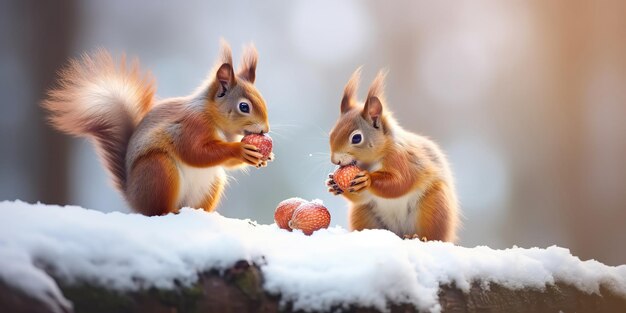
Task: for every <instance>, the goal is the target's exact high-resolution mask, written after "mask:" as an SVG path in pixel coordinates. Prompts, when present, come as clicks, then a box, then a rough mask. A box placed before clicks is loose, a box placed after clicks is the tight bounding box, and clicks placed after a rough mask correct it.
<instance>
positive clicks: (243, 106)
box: [239, 102, 250, 113]
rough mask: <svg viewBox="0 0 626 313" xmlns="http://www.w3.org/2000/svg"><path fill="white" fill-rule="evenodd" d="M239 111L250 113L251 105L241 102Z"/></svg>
mask: <svg viewBox="0 0 626 313" xmlns="http://www.w3.org/2000/svg"><path fill="white" fill-rule="evenodd" d="M239 111H241V113H250V105H249V104H247V103H245V102H241V103H239Z"/></svg>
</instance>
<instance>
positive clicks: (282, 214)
mask: <svg viewBox="0 0 626 313" xmlns="http://www.w3.org/2000/svg"><path fill="white" fill-rule="evenodd" d="M306 202H308V201H306V200H304V199H301V198H289V199H287V200H283V201H281V202H280V203H279V204H278V207H276V211H274V221H275V222H276V224H277V225H278V227H280V228H282V229H287V230H289V231H291V227H289V221H290V220H291V217H292V216H293V211H295V210H296V208H298V207H299V206H300V205H302V204H303V203H306Z"/></svg>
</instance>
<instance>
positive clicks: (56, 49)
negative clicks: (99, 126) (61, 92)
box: [3, 0, 77, 204]
mask: <svg viewBox="0 0 626 313" xmlns="http://www.w3.org/2000/svg"><path fill="white" fill-rule="evenodd" d="M3 6H4V7H5V9H8V10H9V11H8V12H5V14H11V15H13V18H11V21H12V24H13V25H11V29H12V31H11V34H10V35H11V37H12V38H11V39H12V40H11V42H10V45H11V50H9V51H8V53H12V54H15V55H14V56H13V57H12V59H14V60H15V59H17V60H21V63H22V64H23V65H25V66H24V67H22V68H25V69H26V70H27V73H21V74H22V75H25V76H26V77H27V80H28V81H29V82H30V85H29V86H19V87H20V88H28V89H29V90H27V91H25V92H24V94H26V95H27V96H26V97H25V99H19V98H18V99H17V101H18V102H24V103H8V104H5V105H10V106H14V108H13V109H14V110H22V111H23V112H22V113H24V114H25V119H24V120H25V123H24V122H22V123H21V124H20V125H19V126H18V130H17V131H15V134H13V135H14V136H15V138H13V140H14V141H13V142H14V145H15V147H10V146H9V147H8V148H9V149H7V151H6V152H3V153H16V159H17V162H19V165H16V164H9V166H21V167H22V168H20V169H19V170H18V171H17V173H19V175H25V176H26V177H23V178H21V179H23V180H24V182H25V183H24V185H25V188H24V187H23V189H26V190H23V189H19V190H17V194H12V195H4V197H8V198H15V197H19V198H21V199H23V200H26V201H42V202H45V203H56V204H65V203H67V201H68V196H69V193H68V162H69V159H68V155H69V140H68V137H67V136H65V135H62V134H60V133H59V132H57V131H55V130H53V129H52V127H50V125H49V124H48V123H47V121H46V117H45V112H44V111H43V110H42V109H41V107H40V102H41V99H43V98H44V97H45V94H46V92H47V90H48V89H49V88H50V87H51V86H53V84H54V82H55V79H56V73H57V72H58V70H59V69H60V68H61V67H62V66H63V65H64V64H65V62H66V61H67V58H68V56H69V55H70V53H71V51H72V45H73V39H74V37H75V31H76V21H77V12H76V11H77V10H76V1H74V0H62V1H36V0H25V1H13V2H9V3H5V4H4V5H3ZM8 92H14V91H11V90H8ZM9 150H11V151H9ZM5 179H14V178H11V177H9V178H5ZM28 189H30V190H28ZM29 191H30V192H29Z"/></svg>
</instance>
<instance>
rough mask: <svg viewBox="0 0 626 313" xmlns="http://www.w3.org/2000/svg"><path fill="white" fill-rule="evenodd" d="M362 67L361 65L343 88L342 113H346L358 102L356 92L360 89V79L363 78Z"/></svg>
mask: <svg viewBox="0 0 626 313" xmlns="http://www.w3.org/2000/svg"><path fill="white" fill-rule="evenodd" d="M361 68H362V66H359V67H358V68H357V69H356V70H355V71H354V73H352V76H350V79H349V80H348V83H347V84H346V87H345V88H344V89H343V98H342V99H341V114H344V113H346V112H348V111H350V109H352V108H353V107H354V106H355V104H356V92H357V89H359V80H360V79H361Z"/></svg>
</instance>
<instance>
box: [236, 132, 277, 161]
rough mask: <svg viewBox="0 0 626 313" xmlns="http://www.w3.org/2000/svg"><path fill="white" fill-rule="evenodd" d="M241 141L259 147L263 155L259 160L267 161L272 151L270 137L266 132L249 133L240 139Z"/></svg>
mask: <svg viewBox="0 0 626 313" xmlns="http://www.w3.org/2000/svg"><path fill="white" fill-rule="evenodd" d="M241 142H243V143H245V144H249V145H254V146H255V147H257V148H259V153H261V154H262V155H263V157H262V158H261V160H263V161H267V159H268V158H269V156H270V153H272V137H270V136H269V135H266V134H249V135H246V136H244V137H243V138H242V139H241Z"/></svg>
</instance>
